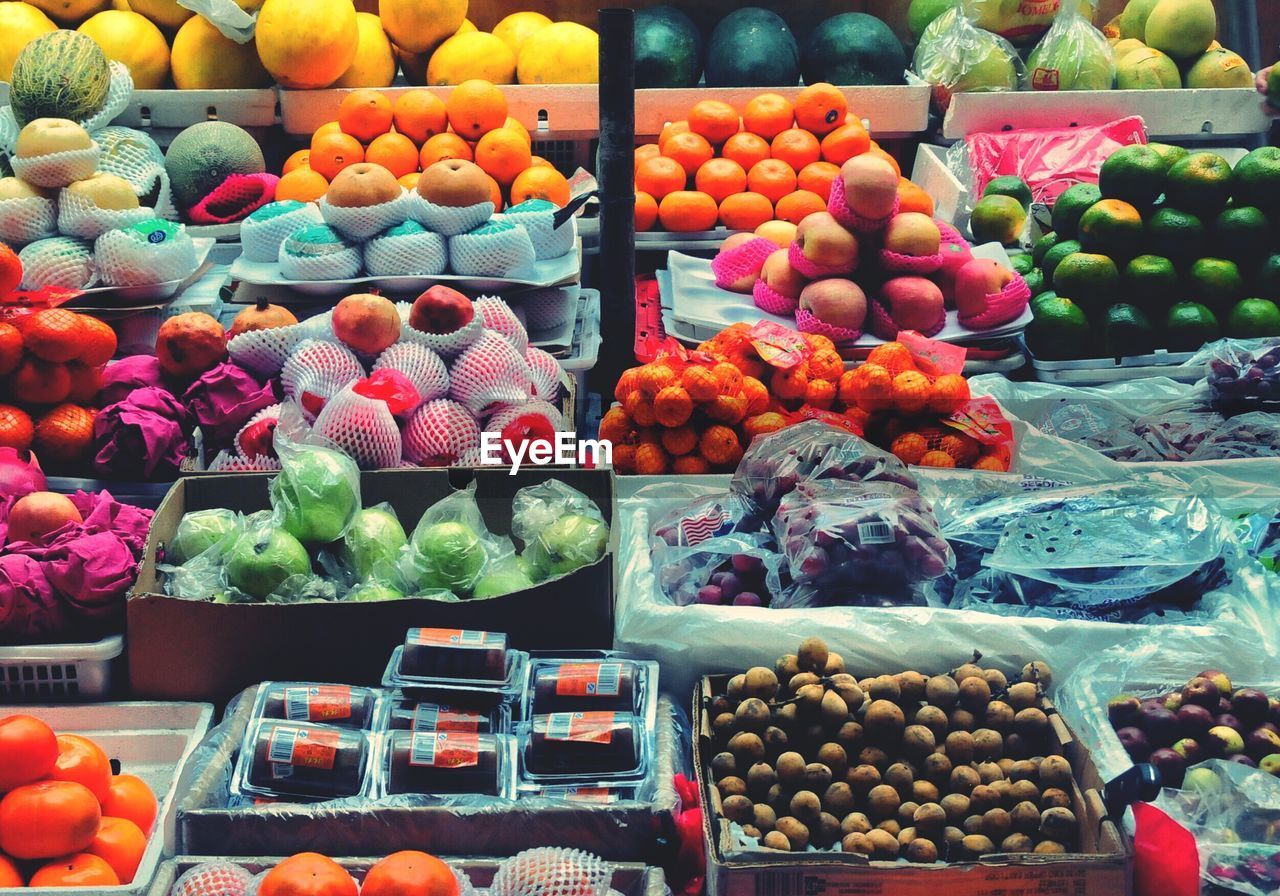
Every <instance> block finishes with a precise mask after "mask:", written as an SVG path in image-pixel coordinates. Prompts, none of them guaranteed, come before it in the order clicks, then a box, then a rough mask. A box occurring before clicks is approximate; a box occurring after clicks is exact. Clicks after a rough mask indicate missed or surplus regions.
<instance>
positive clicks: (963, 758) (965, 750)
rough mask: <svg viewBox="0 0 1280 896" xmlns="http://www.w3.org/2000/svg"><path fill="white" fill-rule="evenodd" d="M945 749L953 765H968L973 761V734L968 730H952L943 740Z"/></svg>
mask: <svg viewBox="0 0 1280 896" xmlns="http://www.w3.org/2000/svg"><path fill="white" fill-rule="evenodd" d="M943 749H945V750H946V751H947V758H948V759H950V760H951V762H952V764H953V765H966V764H968V763H970V762H972V761H973V755H974V743H973V735H972V734H970V733H969V732H968V731H952V732H951V733H950V734H948V735H947V739H946V741H944V742H943Z"/></svg>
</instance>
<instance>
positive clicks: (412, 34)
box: [378, 0, 467, 53]
mask: <svg viewBox="0 0 1280 896" xmlns="http://www.w3.org/2000/svg"><path fill="white" fill-rule="evenodd" d="M378 14H379V15H380V16H381V17H382V27H383V28H385V29H386V30H387V34H388V35H390V36H391V40H392V42H393V43H395V45H396V46H397V47H399V48H400V49H402V50H404V51H405V52H408V53H425V52H427V51H428V50H430V49H431V48H432V47H434V46H436V45H437V44H439V43H440V42H441V41H442V40H444V39H445V38H446V37H449V36H450V35H451V34H453V33H454V32H456V31H457V30H458V29H459V28H461V27H462V23H463V21H464V20H465V19H466V17H467V0H381V2H380V3H379V4H378Z"/></svg>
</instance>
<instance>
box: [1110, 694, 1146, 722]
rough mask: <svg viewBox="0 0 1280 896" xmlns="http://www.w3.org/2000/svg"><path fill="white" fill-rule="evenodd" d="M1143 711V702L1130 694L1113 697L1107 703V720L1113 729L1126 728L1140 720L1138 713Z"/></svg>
mask: <svg viewBox="0 0 1280 896" xmlns="http://www.w3.org/2000/svg"><path fill="white" fill-rule="evenodd" d="M1140 709H1142V701H1141V700H1139V699H1138V698H1137V697H1131V696H1129V695H1128V694H1125V695H1122V696H1120V697H1112V698H1111V700H1110V701H1109V702H1108V703H1107V718H1109V719H1110V720H1111V727H1112V728H1125V727H1127V726H1129V725H1133V724H1135V723H1136V722H1137V720H1138V711H1139V710H1140Z"/></svg>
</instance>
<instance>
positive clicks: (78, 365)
mask: <svg viewBox="0 0 1280 896" xmlns="http://www.w3.org/2000/svg"><path fill="white" fill-rule="evenodd" d="M102 371H103V368H101V367H89V366H88V365H87V364H84V363H82V362H80V361H72V362H71V363H70V364H68V365H67V372H68V373H70V374H71V391H70V392H69V393H67V400H68V401H70V402H71V403H72V404H79V405H89V404H92V403H93V400H94V399H95V398H97V397H98V391H99V390H100V389H102Z"/></svg>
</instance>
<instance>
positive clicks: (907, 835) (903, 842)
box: [898, 822, 920, 849]
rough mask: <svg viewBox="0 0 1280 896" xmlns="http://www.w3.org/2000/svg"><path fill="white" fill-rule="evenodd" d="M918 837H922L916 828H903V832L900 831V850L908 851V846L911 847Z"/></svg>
mask: <svg viewBox="0 0 1280 896" xmlns="http://www.w3.org/2000/svg"><path fill="white" fill-rule="evenodd" d="M899 823H901V822H899ZM918 836H920V835H919V834H918V833H917V832H916V829H915V828H913V827H905V828H903V829H902V830H900V831H898V848H899V849H906V848H907V846H908V845H910V843H911V841H913V840H915V839H916V837H918Z"/></svg>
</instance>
